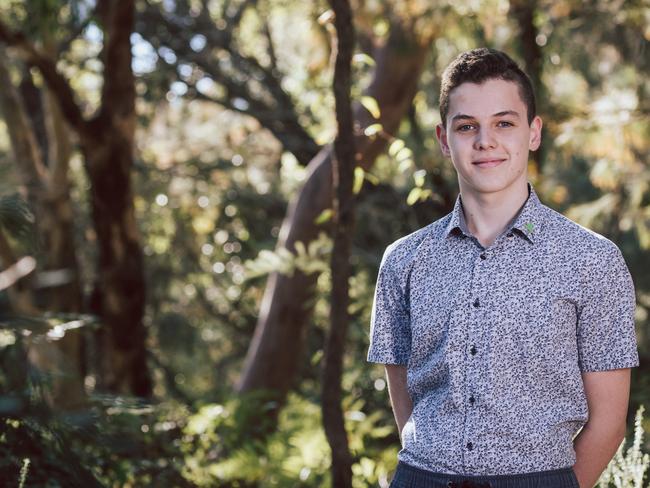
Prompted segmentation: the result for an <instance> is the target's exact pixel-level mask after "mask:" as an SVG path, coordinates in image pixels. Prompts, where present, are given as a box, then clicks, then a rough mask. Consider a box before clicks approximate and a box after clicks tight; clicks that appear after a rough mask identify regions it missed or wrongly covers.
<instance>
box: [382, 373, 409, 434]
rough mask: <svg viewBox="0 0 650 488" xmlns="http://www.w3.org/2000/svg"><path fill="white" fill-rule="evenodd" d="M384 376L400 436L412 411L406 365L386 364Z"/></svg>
mask: <svg viewBox="0 0 650 488" xmlns="http://www.w3.org/2000/svg"><path fill="white" fill-rule="evenodd" d="M386 376H387V378H388V392H389V394H390V403H391V405H392V407H393V415H394V416H395V422H397V429H398V430H399V435H400V438H401V437H402V430H403V429H404V425H406V422H407V421H408V419H409V417H410V416H411V412H412V411H413V402H412V401H411V397H410V396H409V393H408V384H407V372H406V366H398V365H394V364H387V365H386Z"/></svg>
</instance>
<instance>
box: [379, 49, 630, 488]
mask: <svg viewBox="0 0 650 488" xmlns="http://www.w3.org/2000/svg"><path fill="white" fill-rule="evenodd" d="M440 114H441V118H442V123H441V124H440V125H439V126H438V127H437V129H436V133H437V135H438V140H439V142H440V145H441V148H442V152H443V153H444V155H445V156H447V157H449V158H451V162H452V164H453V165H454V168H455V169H456V172H457V173H458V183H459V186H460V196H459V197H458V200H457V201H456V205H455V208H454V210H453V211H452V212H451V213H450V214H449V215H447V216H446V217H444V218H442V219H440V220H438V221H436V222H434V223H432V224H430V225H429V226H427V227H425V228H423V229H420V230H419V231H417V232H415V233H413V234H411V235H409V236H406V237H404V238H402V239H400V240H398V241H397V242H395V243H393V244H392V245H391V246H389V247H388V249H387V250H386V253H385V254H384V258H383V260H382V264H381V267H380V271H379V277H378V280H377V289H376V293H375V302H374V308H373V317H372V326H371V342H370V349H369V352H368V360H369V361H371V362H376V363H381V364H385V367H386V372H387V376H388V385H389V392H390V399H391V403H392V407H393V412H394V414H395V419H396V421H397V425H398V428H399V432H400V438H401V441H402V450H401V451H400V452H399V456H398V458H399V463H398V467H397V472H396V474H395V477H394V479H393V484H392V485H391V486H393V487H399V488H403V487H413V488H417V487H458V488H460V487H463V488H466V487H482V486H486V487H487V486H489V487H492V488H506V487H507V488H518V487H522V488H524V487H538V488H563V487H580V488H590V487H592V486H593V485H594V484H595V483H596V481H597V479H598V477H599V476H600V474H601V472H602V471H603V470H604V468H605V467H606V466H607V464H608V462H609V461H610V459H611V458H612V456H613V455H614V453H615V451H616V449H617V448H618V446H619V444H620V442H621V441H622V439H623V436H624V434H625V417H626V413H627V407H628V398H629V388H630V369H629V368H631V367H634V366H637V365H638V355H637V348H636V338H635V332H634V309H635V297H634V288H633V284H632V281H631V278H630V275H629V272H628V270H627V267H626V265H625V262H624V261H623V258H622V256H621V253H620V251H619V250H618V248H617V247H616V246H615V245H614V244H613V243H612V242H611V241H609V240H607V239H605V238H604V237H602V236H600V235H598V234H596V233H594V232H591V231H589V230H587V229H585V228H583V227H580V226H579V225H577V224H575V223H573V222H571V221H570V220H568V219H567V218H565V217H563V216H562V215H560V214H558V213H557V212H555V211H553V210H551V209H550V208H548V207H546V206H544V205H543V204H542V203H540V201H539V199H538V198H537V195H536V194H535V192H534V190H533V189H532V187H531V186H530V185H529V184H528V182H527V165H528V154H529V151H534V150H536V149H537V148H538V147H539V145H540V138H541V129H542V121H541V119H540V118H539V116H537V115H536V113H535V98H534V94H533V89H532V86H531V83H530V80H529V79H528V77H527V76H526V75H525V74H524V73H523V72H522V71H521V70H520V69H519V68H518V67H517V65H516V64H515V63H514V62H513V61H512V60H511V59H510V58H509V57H508V56H507V55H506V54H504V53H502V52H499V51H495V50H491V49H485V48H482V49H475V50H472V51H469V52H465V53H463V54H461V55H460V56H459V57H458V58H456V60H454V61H453V62H452V63H451V64H450V65H449V66H448V67H447V69H446V70H445V72H444V75H443V80H442V88H441V93H440ZM581 428H582V430H580V429H581ZM578 431H580V433H579V434H578V435H577V437H576V433H578Z"/></svg>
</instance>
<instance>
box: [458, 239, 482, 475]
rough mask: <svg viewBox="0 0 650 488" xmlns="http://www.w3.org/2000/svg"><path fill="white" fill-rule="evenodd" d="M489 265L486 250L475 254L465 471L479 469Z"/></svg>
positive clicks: (465, 403)
mask: <svg viewBox="0 0 650 488" xmlns="http://www.w3.org/2000/svg"><path fill="white" fill-rule="evenodd" d="M488 263H489V253H488V252H487V251H486V250H485V249H481V250H480V252H479V253H478V255H477V254H475V255H474V270H473V276H472V280H471V289H470V293H471V295H470V297H471V298H470V300H471V301H470V307H469V309H470V321H469V323H468V330H467V340H468V346H469V347H467V348H466V349H465V354H466V356H465V357H466V361H467V365H466V371H467V374H466V382H465V396H464V407H465V409H466V415H465V425H464V429H463V434H464V436H463V442H464V443H463V445H462V446H463V451H464V456H463V464H464V466H465V469H468V470H471V469H474V468H475V467H476V466H477V462H478V459H479V453H478V452H477V447H476V436H477V434H478V432H477V425H479V424H480V423H479V422H477V420H478V418H477V417H478V415H479V409H478V408H476V407H477V396H476V393H475V392H476V391H477V390H478V388H477V387H478V384H477V383H478V382H479V381H480V376H481V375H480V369H479V368H480V367H481V363H480V362H477V361H478V359H479V356H478V352H479V349H480V344H479V341H480V340H481V337H482V333H481V330H482V327H483V325H482V324H483V322H484V321H485V305H486V303H487V302H486V300H487V295H486V294H485V291H486V283H485V275H486V274H487V273H488V267H487V264H488Z"/></svg>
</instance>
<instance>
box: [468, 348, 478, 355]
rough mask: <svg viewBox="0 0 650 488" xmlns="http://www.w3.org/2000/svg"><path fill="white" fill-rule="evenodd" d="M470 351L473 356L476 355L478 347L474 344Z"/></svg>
mask: <svg viewBox="0 0 650 488" xmlns="http://www.w3.org/2000/svg"><path fill="white" fill-rule="evenodd" d="M469 352H470V354H471V355H472V356H475V355H476V347H474V346H472V348H471V349H470V350H469Z"/></svg>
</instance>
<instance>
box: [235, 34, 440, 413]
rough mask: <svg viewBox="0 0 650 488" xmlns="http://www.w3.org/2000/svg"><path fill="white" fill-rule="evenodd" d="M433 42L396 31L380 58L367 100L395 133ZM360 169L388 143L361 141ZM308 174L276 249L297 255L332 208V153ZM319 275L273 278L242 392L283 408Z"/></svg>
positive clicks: (361, 117)
mask: <svg viewBox="0 0 650 488" xmlns="http://www.w3.org/2000/svg"><path fill="white" fill-rule="evenodd" d="M428 49H429V43H428V41H423V40H418V39H416V38H414V35H413V34H412V33H411V32H407V31H405V30H404V29H403V28H401V26H399V25H397V24H394V25H393V26H392V29H391V35H390V36H389V39H388V40H387V41H386V43H385V44H384V45H382V46H380V47H379V48H378V50H377V53H376V55H375V61H376V70H375V75H374V79H373V82H372V84H371V86H370V87H369V88H368V90H367V91H366V95H369V96H371V97H374V98H375V99H376V100H377V102H378V104H379V107H381V117H380V121H379V122H380V123H381V124H382V126H383V129H384V131H385V132H387V133H389V134H394V133H395V132H396V131H397V129H398V127H399V123H400V122H401V120H402V118H403V117H404V115H405V114H406V113H407V111H408V107H409V106H410V104H411V102H412V99H413V96H414V95H415V93H416V89H417V83H418V79H419V76H420V73H421V71H422V68H423V67H424V63H425V59H426V54H427V51H428ZM355 119H356V120H357V122H359V124H360V125H361V126H362V127H364V126H367V125H369V124H370V123H372V122H374V121H373V120H371V119H370V116H369V114H368V113H367V112H366V110H365V109H363V108H359V107H357V110H356V111H355ZM356 146H357V153H358V156H357V159H358V164H359V166H361V167H363V168H364V169H368V168H370V167H371V166H372V164H373V163H374V160H375V158H376V157H377V156H378V155H379V154H380V153H381V152H382V151H383V150H384V148H385V146H386V140H385V139H384V138H379V137H378V138H374V139H369V138H365V137H358V138H357V141H356ZM308 171H309V174H308V176H307V180H306V181H305V184H304V186H303V187H302V189H301V190H300V192H299V194H298V196H297V198H296V199H295V200H294V201H293V202H292V203H291V204H290V206H289V209H288V212H287V216H286V218H285V220H284V222H283V224H282V228H281V231H280V237H279V240H278V248H281V247H284V248H287V249H289V250H290V251H294V250H295V247H294V246H295V244H296V242H298V241H301V242H304V243H308V242H310V241H312V240H314V239H315V238H316V237H317V236H318V233H319V231H321V230H322V228H321V227H319V225H318V224H316V222H315V221H316V219H317V217H318V216H319V215H320V214H321V212H322V211H323V210H325V209H327V208H329V207H330V206H331V202H332V161H331V148H325V149H323V150H321V152H320V153H319V154H318V155H317V156H316V157H315V158H314V159H313V160H312V161H311V163H310V164H309V166H308ZM316 279H317V275H316V274H311V275H305V274H304V273H302V272H299V271H296V272H295V273H294V274H293V276H287V275H283V274H279V273H273V274H272V275H271V276H269V279H268V282H267V285H266V290H265V293H264V297H263V299H262V305H261V309H260V314H259V319H258V322H257V326H256V328H255V333H254V336H253V339H252V341H251V344H250V346H249V349H248V353H247V356H246V360H245V364H244V369H243V373H242V375H241V378H240V380H239V383H238V385H237V389H238V391H239V392H241V393H244V392H249V391H254V390H259V391H266V392H268V393H271V394H273V396H274V397H275V399H276V400H277V401H278V402H279V403H282V402H283V401H284V399H285V398H286V394H287V392H288V390H289V389H290V387H291V385H292V383H293V381H294V379H295V373H296V369H297V365H298V364H299V360H300V355H301V351H302V344H303V341H304V340H303V336H304V332H305V328H306V325H307V323H308V321H309V318H310V316H311V312H312V307H311V305H309V304H310V303H311V302H312V299H313V295H314V287H315V284H316Z"/></svg>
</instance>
